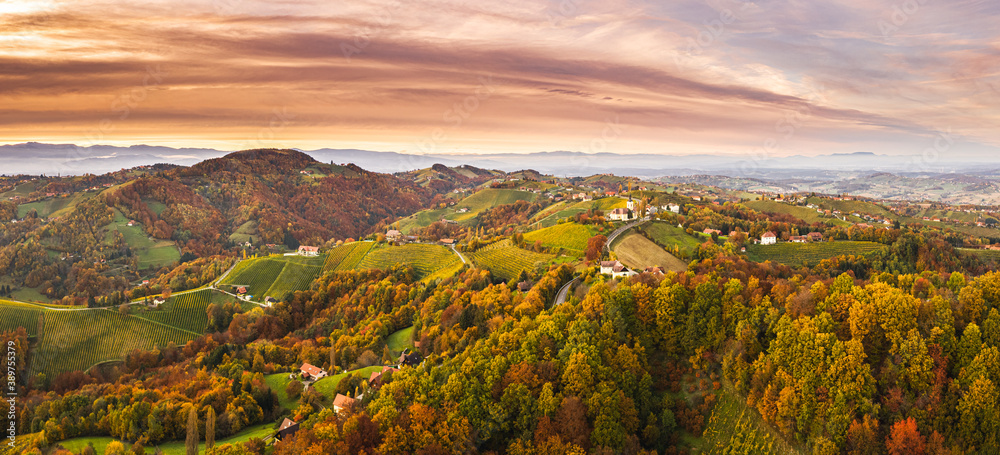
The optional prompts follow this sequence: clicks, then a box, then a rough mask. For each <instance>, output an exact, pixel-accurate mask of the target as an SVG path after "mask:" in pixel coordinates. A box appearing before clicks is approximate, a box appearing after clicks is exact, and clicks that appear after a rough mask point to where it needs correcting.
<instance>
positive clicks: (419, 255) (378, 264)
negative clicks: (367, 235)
mask: <svg viewBox="0 0 1000 455" xmlns="http://www.w3.org/2000/svg"><path fill="white" fill-rule="evenodd" d="M397 263H399V264H407V265H410V266H413V268H414V270H416V272H417V277H418V278H427V277H431V276H432V275H435V273H436V272H438V271H441V270H451V269H456V266H458V267H459V268H460V267H461V263H462V261H461V260H460V259H459V258H458V256H456V255H455V253H454V252H453V251H451V249H450V248H447V247H443V246H441V245H431V244H423V243H411V244H407V245H402V246H391V245H380V246H379V247H377V248H374V249H372V250H371V252H369V253H368V255H367V256H365V258H364V259H362V260H361V262H360V263H358V265H357V268H358V269H388V268H389V267H392V266H393V265H395V264H397ZM456 270H457V269H456Z"/></svg>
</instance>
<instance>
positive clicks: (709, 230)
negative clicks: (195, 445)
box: [702, 229, 722, 235]
mask: <svg viewBox="0 0 1000 455" xmlns="http://www.w3.org/2000/svg"><path fill="white" fill-rule="evenodd" d="M702 234H705V235H712V234H715V235H722V231H720V230H718V229H705V230H704V231H702Z"/></svg>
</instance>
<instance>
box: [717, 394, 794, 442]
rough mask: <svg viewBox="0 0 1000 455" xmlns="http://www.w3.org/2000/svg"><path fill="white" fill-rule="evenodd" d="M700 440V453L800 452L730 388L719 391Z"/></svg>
mask: <svg viewBox="0 0 1000 455" xmlns="http://www.w3.org/2000/svg"><path fill="white" fill-rule="evenodd" d="M702 440H703V441H704V448H703V450H702V451H701V453H705V454H712V455H716V454H718V455H749V454H758V453H780V454H798V453H799V451H797V450H796V449H795V448H793V447H791V446H789V445H788V444H787V443H786V442H784V441H783V440H782V439H781V438H780V437H778V436H776V434H774V433H773V430H771V429H770V428H769V427H768V426H767V424H766V423H764V422H763V421H762V420H761V418H760V415H759V414H757V412H756V411H754V410H753V409H751V408H748V407H747V406H746V404H744V403H743V402H742V400H740V399H739V398H738V397H737V396H735V395H734V394H733V393H732V392H729V391H724V392H723V393H721V394H719V402H718V404H716V405H715V409H713V410H712V416H711V417H709V419H708V425H707V427H706V428H705V432H704V433H703V434H702Z"/></svg>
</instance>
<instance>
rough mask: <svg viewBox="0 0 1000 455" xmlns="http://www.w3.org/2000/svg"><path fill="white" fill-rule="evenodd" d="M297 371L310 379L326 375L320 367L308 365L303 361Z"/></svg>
mask: <svg viewBox="0 0 1000 455" xmlns="http://www.w3.org/2000/svg"><path fill="white" fill-rule="evenodd" d="M299 371H301V372H302V375H303V376H305V377H306V378H310V379H320V378H324V377H326V371H323V369H322V368H320V367H317V366H315V365H310V364H308V363H303V364H302V367H301V368H299Z"/></svg>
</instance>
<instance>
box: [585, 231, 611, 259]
mask: <svg viewBox="0 0 1000 455" xmlns="http://www.w3.org/2000/svg"><path fill="white" fill-rule="evenodd" d="M607 242H608V238H607V237H605V236H604V235H601V234H598V235H595V236H593V237H591V238H590V239H589V240H587V250H586V256H587V260H588V261H591V262H593V261H596V260H597V259H600V257H601V255H602V254H603V253H604V244H606V243H607Z"/></svg>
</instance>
